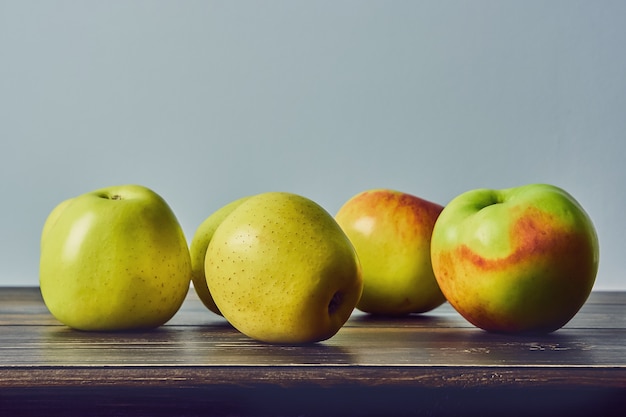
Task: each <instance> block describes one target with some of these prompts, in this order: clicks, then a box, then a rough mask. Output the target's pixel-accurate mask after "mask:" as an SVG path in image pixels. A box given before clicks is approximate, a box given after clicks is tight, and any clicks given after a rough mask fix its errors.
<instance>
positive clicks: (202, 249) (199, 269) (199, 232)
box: [189, 197, 248, 315]
mask: <svg viewBox="0 0 626 417" xmlns="http://www.w3.org/2000/svg"><path fill="white" fill-rule="evenodd" d="M247 199H248V197H242V198H239V199H237V200H235V201H231V202H230V203H228V204H226V205H225V206H223V207H221V208H219V209H218V210H217V211H215V212H213V213H212V214H211V215H210V216H209V217H207V218H206V219H205V220H204V221H203V222H202V223H201V224H200V226H198V228H197V229H196V232H195V233H194V236H193V239H192V240H191V245H190V248H189V251H190V254H191V281H192V282H193V288H194V290H195V291H196V294H197V295H198V298H200V301H202V303H203V304H204V305H205V307H207V308H208V309H209V310H211V311H212V312H214V313H215V314H219V315H221V314H222V313H221V312H220V310H219V308H217V306H216V305H215V301H213V297H212V296H211V292H210V291H209V287H208V285H207V282H206V276H205V274H204V257H205V255H206V251H207V248H208V247H209V242H210V241H211V239H212V238H213V233H215V229H217V226H219V225H220V223H221V222H222V221H223V220H224V219H225V218H226V216H228V215H229V214H230V213H231V212H232V211H233V210H234V209H235V208H236V207H239V205H240V204H241V203H243V202H244V201H245V200H247Z"/></svg>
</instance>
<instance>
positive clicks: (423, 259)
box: [335, 189, 445, 315]
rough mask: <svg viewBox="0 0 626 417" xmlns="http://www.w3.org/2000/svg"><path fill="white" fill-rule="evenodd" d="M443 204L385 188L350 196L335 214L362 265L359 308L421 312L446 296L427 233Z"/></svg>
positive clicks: (393, 312)
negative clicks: (434, 272) (440, 282)
mask: <svg viewBox="0 0 626 417" xmlns="http://www.w3.org/2000/svg"><path fill="white" fill-rule="evenodd" d="M442 210H443V207H442V206H440V205H439V204H436V203H432V202H430V201H426V200H423V199H421V198H419V197H416V196H414V195H411V194H408V193H404V192H400V191H396V190H389V189H373V190H367V191H363V192H361V193H359V194H357V195H355V196H353V197H352V198H350V199H349V200H348V201H347V202H346V203H345V204H344V205H343V206H342V207H341V208H340V209H339V211H338V212H337V214H336V215H335V219H336V220H337V222H338V223H339V225H340V226H341V227H342V229H343V230H344V232H345V233H346V234H347V235H348V237H349V238H350V240H351V241H352V244H353V245H354V247H355V249H356V252H357V254H358V256H359V259H360V261H361V266H362V269H363V295H362V296H361V299H360V301H359V303H358V304H357V308H358V309H359V310H361V311H364V312H367V313H372V314H381V315H405V314H409V313H423V312H426V311H429V310H432V309H434V308H435V307H438V306H439V305H441V304H443V303H444V302H445V297H444V296H443V294H442V293H441V290H440V289H439V286H438V284H437V281H436V280H435V275H434V274H433V269H432V266H431V263H430V238H431V233H432V230H433V226H434V225H435V221H436V220H437V217H438V216H439V213H441V211H442Z"/></svg>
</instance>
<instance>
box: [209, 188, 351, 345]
mask: <svg viewBox="0 0 626 417" xmlns="http://www.w3.org/2000/svg"><path fill="white" fill-rule="evenodd" d="M205 272H206V280H207V283H208V287H209V289H210V291H211V294H212V295H213V299H214V300H215V304H216V305H217V307H218V308H219V310H220V311H221V312H222V315H223V316H224V317H225V318H226V319H227V320H228V321H229V322H230V323H231V324H232V325H233V326H234V327H235V328H236V329H238V330H239V331H241V332H242V333H243V334H245V335H247V336H249V337H251V338H253V339H256V340H259V341H263V342H268V343H279V344H302V343H313V342H319V341H322V340H325V339H328V338H330V337H332V336H333V335H335V334H336V333H337V332H338V331H339V329H340V328H341V327H342V326H343V325H344V324H345V322H346V321H347V320H348V318H349V317H350V315H351V314H352V311H353V310H354V308H355V306H356V303H357V301H358V300H359V297H360V296H361V291H362V287H363V281H362V278H361V269H360V263H359V260H358V257H357V255H356V252H355V250H354V247H353V246H352V244H351V243H350V240H349V239H348V237H347V236H346V235H345V233H343V231H342V230H341V228H340V227H339V225H338V224H337V222H335V220H334V219H333V217H332V216H331V215H330V214H329V213H328V212H327V211H326V210H324V209H323V208H322V207H321V206H319V205H318V204H317V203H315V202H313V201H312V200H310V199H308V198H306V197H302V196H300V195H297V194H291V193H285V192H267V193H262V194H258V195H254V196H251V197H250V198H248V199H247V200H246V201H244V202H243V203H241V204H240V205H239V206H238V207H237V208H235V209H234V210H233V211H232V212H231V213H230V214H229V215H228V216H227V217H226V218H225V219H224V220H223V221H222V222H221V223H220V225H219V226H218V227H217V229H216V230H215V233H214V234H213V238H212V239H211V241H210V243H209V246H208V248H207V252H206V257H205Z"/></svg>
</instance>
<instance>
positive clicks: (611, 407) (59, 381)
mask: <svg viewBox="0 0 626 417" xmlns="http://www.w3.org/2000/svg"><path fill="white" fill-rule="evenodd" d="M625 306H626V293H624V292H598V293H593V294H592V295H591V297H590V298H589V300H588V302H587V303H586V304H585V306H584V307H583V308H582V309H581V311H580V312H579V313H578V315H577V316H576V317H574V319H572V321H571V322H570V323H568V324H567V325H566V326H565V327H564V328H562V329H560V330H559V331H557V332H555V333H552V334H549V335H543V336H515V335H501V334H491V333H487V332H484V331H482V330H480V329H477V328H475V327H473V326H471V325H470V324H468V323H467V322H466V321H465V320H464V319H462V318H461V317H460V316H459V315H458V314H457V313H456V312H455V311H454V310H453V309H452V308H451V307H450V306H449V305H447V304H444V305H443V306H441V307H439V308H437V309H435V310H433V311H432V312H429V313H427V314H424V315H414V316H409V317H404V318H393V319H392V318H374V317H371V316H369V315H366V314H363V313H360V312H355V313H354V314H353V316H352V317H351V319H350V320H349V321H348V323H347V324H346V325H345V326H344V327H343V328H342V329H341V330H340V332H339V333H338V334H337V335H335V336H334V337H332V338H331V339H329V340H327V341H325V342H322V343H317V344H313V345H307V346H275V345H269V344H264V343H260V342H256V341H254V340H252V339H249V338H247V337H246V336H244V335H242V334H240V333H239V332H237V331H236V330H235V329H233V328H232V327H231V326H230V325H229V324H228V323H227V322H226V321H225V320H224V319H223V318H222V317H220V316H217V315H215V314H213V313H211V312H209V311H208V310H207V309H206V308H205V307H204V306H203V305H202V304H201V303H200V301H199V300H198V298H197V296H196V295H195V293H194V292H193V291H190V293H189V295H188V297H187V299H186V301H185V303H184V305H183V307H182V308H181V310H180V311H179V313H178V314H177V315H176V316H175V317H174V318H173V319H172V320H171V321H170V322H169V323H167V324H166V325H165V326H162V327H161V328H159V329H155V330H152V331H143V332H125V333H87V332H78V331H74V330H71V329H68V328H67V327H65V326H63V325H61V324H60V323H58V322H57V321H56V320H55V319H54V318H53V317H51V316H50V314H49V313H48V311H47V309H46V307H45V305H44V303H43V301H42V299H41V295H40V293H39V290H38V289H37V288H1V289H0V335H1V344H0V415H1V416H4V415H20V414H22V415H31V414H32V413H35V414H37V413H40V412H42V411H44V410H45V411H46V414H47V415H55V414H56V415H66V414H67V412H69V411H76V412H80V413H88V414H90V415H128V414H133V415H224V416H226V415H229V416H236V415H278V414H280V415H285V416H287V415H473V414H474V415H503V414H502V413H506V414H507V415H512V414H515V415H518V414H519V415H527V414H528V413H533V414H534V415H548V414H550V413H552V414H554V413H556V412H560V413H567V414H568V415H600V414H598V413H599V412H600V411H601V412H602V415H621V413H615V410H620V409H621V410H623V409H624V406H626V398H625V397H626V396H625V395H624V394H626V317H625V315H624V307H625ZM330 404H333V406H332V407H331V406H330ZM389 412H392V414H388V413H389ZM207 413H208V414H207ZM381 413H382V414H381ZM591 413H593V414H591ZM559 415H561V414H559ZM562 415H565V414H562Z"/></svg>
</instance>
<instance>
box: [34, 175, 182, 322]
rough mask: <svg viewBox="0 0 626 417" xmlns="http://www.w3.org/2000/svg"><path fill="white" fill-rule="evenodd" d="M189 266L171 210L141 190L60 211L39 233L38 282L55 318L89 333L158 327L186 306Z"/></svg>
mask: <svg viewBox="0 0 626 417" xmlns="http://www.w3.org/2000/svg"><path fill="white" fill-rule="evenodd" d="M190 280H191V260H190V256H189V249H188V246H187V242H186V240H185V236H184V234H183V231H182V229H181V227H180V225H179V223H178V220H177V219H176V217H175V216H174V213H173V212H172V210H171V209H170V207H169V206H168V205H167V203H166V202H165V201H164V200H163V199H162V198H161V197H160V196H159V195H157V194H156V193H155V192H153V191H152V190H150V189H147V188H145V187H142V186H139V185H123V186H114V187H108V188H102V189H99V190H96V191H93V192H89V193H86V194H83V195H80V196H77V197H74V198H71V199H69V200H65V201H63V202H62V203H60V204H59V205H58V206H57V207H55V208H54V209H53V210H52V212H51V213H50V214H49V216H48V218H47V219H46V222H45V223H44V226H43V230H42V234H41V254H40V263H39V283H40V286H41V294H42V296H43V299H44V302H45V304H46V306H47V307H48V309H49V310H50V312H51V313H52V315H53V316H54V317H56V318H57V319H58V320H59V321H60V322H62V323H64V324H65V325H67V326H69V327H72V328H75V329H79V330H87V331H115V330H131V329H146V328H154V327H158V326H160V325H162V324H164V323H165V322H167V321H168V320H169V319H170V318H171V317H172V316H173V315H174V314H175V313H176V312H177V311H178V309H179V308H180V306H181V304H182V303H183V301H184V299H185V296H186V295H187V291H188V290H189V283H190Z"/></svg>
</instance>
